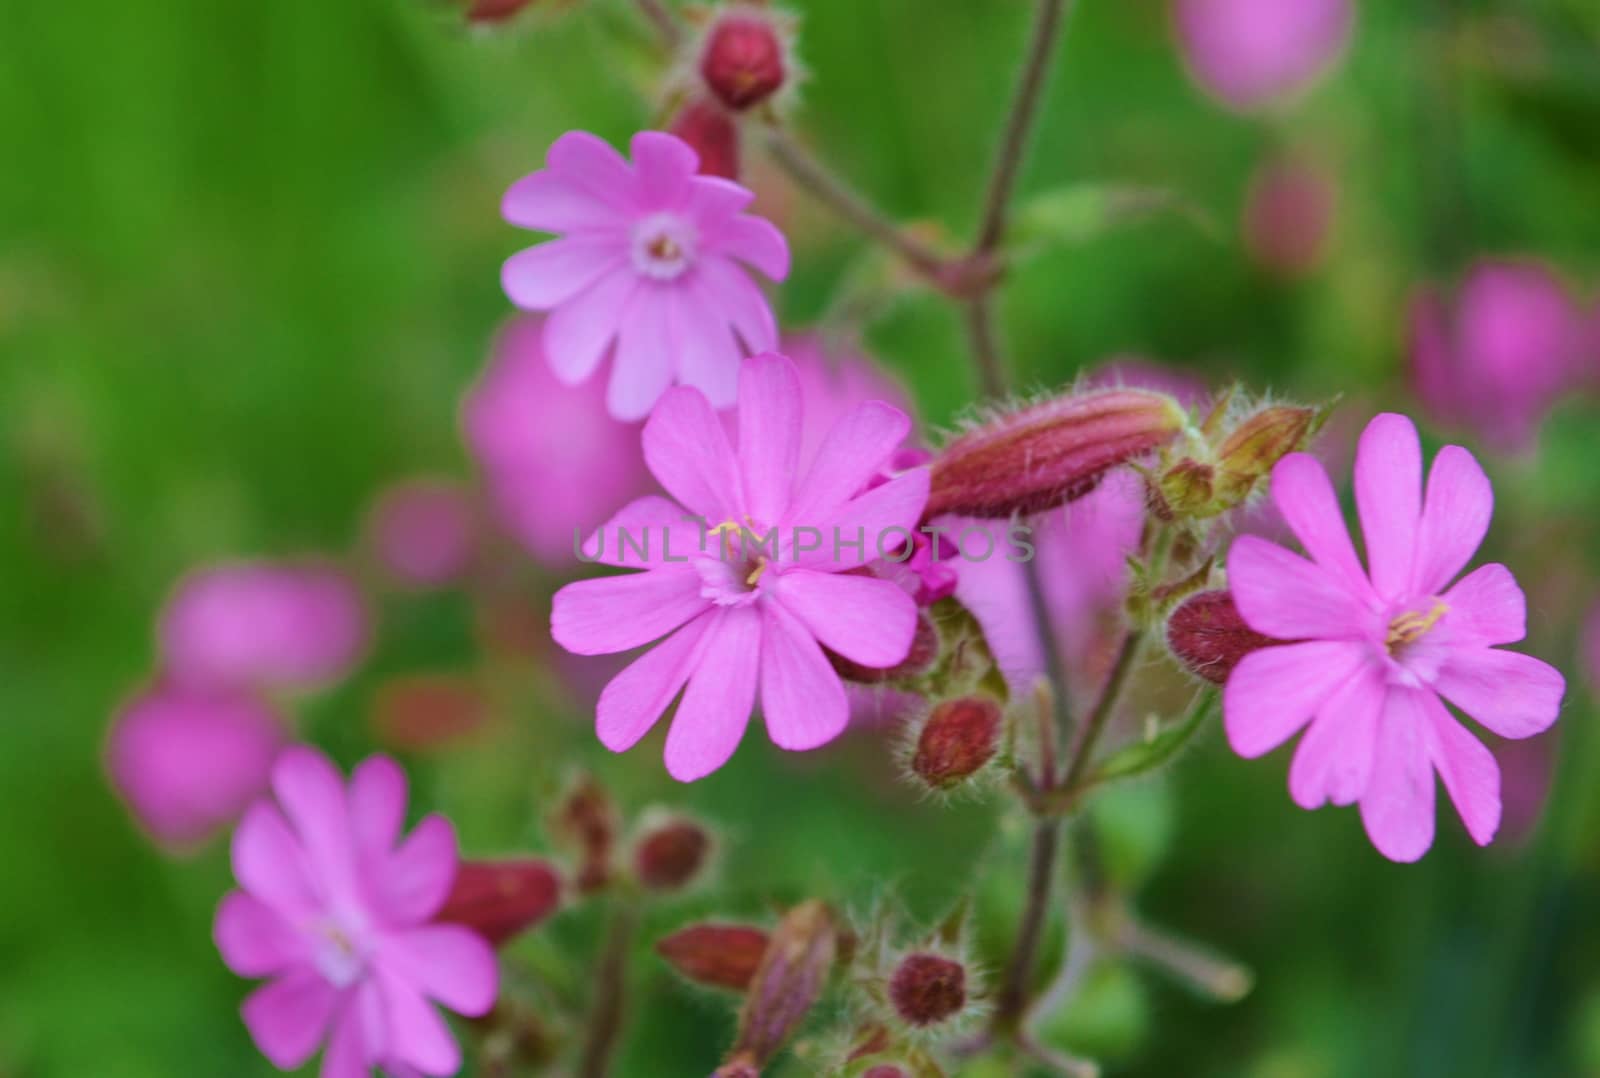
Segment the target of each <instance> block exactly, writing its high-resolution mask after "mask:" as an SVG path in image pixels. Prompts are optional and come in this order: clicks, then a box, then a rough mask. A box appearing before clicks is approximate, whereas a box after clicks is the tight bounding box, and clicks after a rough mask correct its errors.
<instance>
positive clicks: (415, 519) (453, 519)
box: [367, 479, 477, 588]
mask: <svg viewBox="0 0 1600 1078" xmlns="http://www.w3.org/2000/svg"><path fill="white" fill-rule="evenodd" d="M367 531H368V537H369V538H368V541H369V542H370V544H371V546H372V549H373V552H374V553H375V554H376V555H377V558H378V561H379V563H380V564H382V566H383V568H384V570H385V571H386V572H387V573H388V575H389V576H390V577H392V578H394V579H395V580H397V581H399V582H400V583H403V584H407V585H410V586H413V587H419V588H431V587H439V586H440V585H443V584H448V583H450V582H452V581H454V580H458V579H460V577H461V576H462V574H463V573H465V572H466V570H467V568H468V566H470V565H471V563H472V557H473V554H474V552H475V548H476V544H477V525H476V523H475V521H474V519H473V507H472V499H471V497H470V496H469V495H468V494H467V491H466V490H465V489H464V488H463V487H462V486H461V484H459V483H456V482H453V481H451V480H448V479H412V480H408V481H406V482H404V483H400V484H397V485H396V486H392V487H390V488H389V489H388V490H386V491H384V492H383V493H382V494H380V495H379V496H378V499H377V501H375V502H374V503H373V505H372V508H371V510H370V511H369V517H368V522H367Z"/></svg>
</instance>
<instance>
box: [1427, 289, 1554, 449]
mask: <svg viewBox="0 0 1600 1078" xmlns="http://www.w3.org/2000/svg"><path fill="white" fill-rule="evenodd" d="M1585 345H1586V342H1585V327H1584V320H1583V314H1582V312H1581V311H1580V309H1579V308H1578V306H1577V304H1576V303H1575V302H1574V301H1573V299H1572V297H1571V295H1570V294H1569V293H1568V292H1567V290H1566V288H1565V287H1564V286H1563V285H1562V283H1561V280H1560V279H1559V278H1558V277H1557V276H1556V275H1555V274H1554V273H1553V272H1552V271H1551V270H1550V269H1549V267H1547V266H1544V265H1541V264H1539V263H1537V262H1527V261H1524V262H1480V263H1479V264H1478V265H1477V266H1475V267H1474V268H1473V269H1472V270H1471V271H1470V272H1469V273H1468V274H1467V277H1466V279H1465V280H1464V281H1463V282H1462V284H1461V287H1460V289H1459V290H1458V291H1457V292H1456V294H1455V297H1454V299H1453V300H1449V299H1446V298H1444V297H1443V296H1442V295H1440V294H1439V293H1438V292H1436V291H1434V290H1432V289H1423V290H1421V291H1419V292H1418V294H1417V296H1416V298H1415V299H1413V300H1412V304H1411V380H1412V385H1413V386H1414V388H1415V389H1416V392H1417V396H1418V397H1419V398H1420V399H1421V401H1422V403H1423V405H1424V406H1425V407H1426V408H1427V409H1428V411H1429V413H1430V414H1431V415H1432V416H1433V417H1434V418H1435V419H1437V420H1438V421H1440V422H1442V423H1445V424H1447V425H1452V426H1457V427H1463V428H1466V429H1468V430H1470V431H1472V432H1473V433H1474V434H1476V435H1477V436H1478V437H1480V438H1482V439H1483V441H1484V443H1485V444H1486V445H1488V446H1489V447H1491V448H1493V449H1495V450H1496V451H1498V452H1517V451H1520V450H1525V449H1528V448H1530V447H1531V446H1532V444H1533V442H1534V439H1535V436H1536V435H1537V433H1538V429H1539V425H1540V423H1542V422H1543V420H1544V417H1545V414H1546V413H1547V412H1548V411H1549V410H1550V407H1551V405H1553V404H1554V403H1555V402H1556V400H1557V399H1558V398H1559V397H1560V396H1561V394H1562V393H1563V392H1564V391H1566V390H1567V389H1568V388H1571V387H1573V386H1574V385H1575V384H1576V383H1577V382H1578V381H1579V380H1580V379H1581V378H1582V377H1583V362H1584V350H1585Z"/></svg>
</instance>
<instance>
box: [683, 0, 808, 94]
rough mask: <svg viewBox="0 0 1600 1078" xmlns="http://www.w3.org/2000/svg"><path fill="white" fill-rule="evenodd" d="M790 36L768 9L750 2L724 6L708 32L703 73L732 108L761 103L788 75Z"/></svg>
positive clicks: (774, 91)
mask: <svg viewBox="0 0 1600 1078" xmlns="http://www.w3.org/2000/svg"><path fill="white" fill-rule="evenodd" d="M787 37H788V34H787V33H786V31H785V30H784V28H782V27H780V26H779V24H778V23H777V22H776V21H775V20H774V19H773V17H772V14H771V13H770V12H769V11H766V10H764V9H762V8H758V7H755V6H753V5H749V4H734V5H732V6H729V7H726V8H723V9H722V10H721V11H719V12H717V14H716V15H715V16H713V18H712V20H711V24H710V26H709V28H708V29H707V30H706V34H705V44H704V45H703V46H702V48H701V52H700V64H699V68H700V77H701V78H702V79H704V80H705V84H706V87H707V89H709V90H710V91H711V92H712V93H713V94H714V95H716V98H717V100H718V101H721V102H722V103H723V104H724V105H726V106H727V107H728V108H730V109H734V110H736V111H742V110H744V109H747V108H750V107H752V106H754V105H759V104H760V103H761V102H763V101H765V100H767V98H769V97H771V96H772V95H773V94H775V93H777V92H778V91H779V90H780V89H782V88H783V84H784V80H785V79H787V78H788V76H789V72H790V62H789V55H788V53H789V48H788V41H787Z"/></svg>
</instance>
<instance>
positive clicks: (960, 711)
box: [911, 696, 1004, 790]
mask: <svg viewBox="0 0 1600 1078" xmlns="http://www.w3.org/2000/svg"><path fill="white" fill-rule="evenodd" d="M1003 722H1004V719H1003V717H1002V716H1001V714H1000V705H999V704H998V703H997V702H996V701H995V700H993V699H992V698H990V697H988V696H963V697H959V698H958V699H955V700H943V701H941V702H940V703H939V704H938V705H937V706H935V707H934V709H933V713H932V714H931V715H929V716H928V720H927V721H926V722H925V723H923V724H922V730H921V731H920V732H919V733H918V734H917V743H916V750H915V751H914V752H913V753H912V755H911V770H912V772H914V773H915V774H916V776H917V777H918V778H920V779H921V780H922V781H923V782H926V783H927V784H928V785H929V786H932V787H933V788H934V789H936V790H944V789H948V788H950V787H951V786H954V785H956V784H957V783H959V782H962V781H964V780H966V779H969V778H971V777H972V776H973V775H975V774H977V773H978V772H979V771H980V770H982V769H983V767H984V765H985V764H987V763H988V762H989V761H990V760H992V759H994V755H995V752H996V751H998V749H999V747H1000V733H1001V727H1002V724H1003Z"/></svg>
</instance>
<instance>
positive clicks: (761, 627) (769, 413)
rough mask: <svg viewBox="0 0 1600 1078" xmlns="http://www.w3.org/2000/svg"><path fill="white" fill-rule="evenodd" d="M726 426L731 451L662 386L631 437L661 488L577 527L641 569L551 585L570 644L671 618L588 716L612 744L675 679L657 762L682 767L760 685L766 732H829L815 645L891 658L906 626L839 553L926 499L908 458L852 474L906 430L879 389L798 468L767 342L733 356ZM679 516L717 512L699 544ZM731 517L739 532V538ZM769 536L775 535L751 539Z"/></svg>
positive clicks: (652, 711)
mask: <svg viewBox="0 0 1600 1078" xmlns="http://www.w3.org/2000/svg"><path fill="white" fill-rule="evenodd" d="M738 426H739V430H738V445H739V448H738V451H737V453H736V452H735V451H734V449H733V448H732V446H731V445H730V444H729V441H728V437H727V434H726V433H725V432H724V430H723V427H722V424H721V423H720V422H719V421H718V419H717V415H716V413H715V412H714V411H713V410H712V407H711V403H710V402H709V401H708V400H707V399H706V397H705V395H704V394H702V393H700V392H699V391H698V390H695V389H689V388H678V389H673V390H671V391H669V392H668V393H667V394H666V395H664V396H663V397H662V399H661V403H660V404H658V405H657V406H656V409H655V412H654V413H653V414H652V415H651V417H650V421H649V422H648V423H647V424H646V425H645V428H644V438H643V443H644V454H645V460H646V462H647V463H648V464H649V466H650V470H651V471H652V472H654V473H655V476H656V478H657V479H658V480H660V482H661V485H662V486H663V487H665V488H666V490H667V492H668V493H669V494H671V495H672V498H673V499H676V501H673V500H669V499H667V498H660V497H648V498H641V499H639V500H638V501H635V502H633V503H631V504H630V505H628V506H627V507H625V508H624V509H623V510H622V511H621V512H620V513H618V514H617V515H616V516H615V517H613V518H612V520H611V521H610V522H609V523H607V524H606V525H605V526H604V527H603V528H602V529H601V531H600V533H599V534H598V535H597V536H594V537H591V538H590V539H589V540H588V541H587V542H586V543H585V550H586V551H588V552H589V553H591V554H592V553H595V552H596V551H597V549H599V550H600V551H601V556H600V559H599V560H601V561H603V562H604V563H605V564H608V565H617V566H638V565H640V564H641V563H642V564H644V565H645V566H646V568H645V571H643V572H640V573H633V574H629V575H626V576H612V577H605V578H602V579H598V580H586V581H581V582H579V583H576V584H570V585H568V586H567V587H565V588H562V589H561V590H560V591H559V592H557V593H556V596H555V602H554V609H553V611H552V614H551V619H550V624H551V633H552V635H553V636H554V638H555V640H556V642H557V643H558V644H560V645H561V646H562V647H564V648H566V649H567V650H569V651H572V652H574V653H577V654H580V655H603V654H610V653H614V652H620V651H627V650H629V649H632V648H637V647H640V646H641V645H644V644H648V643H650V642H651V641H653V640H657V639H659V638H660V637H662V636H663V635H665V634H669V633H670V634H671V635H670V636H667V638H666V639H665V640H664V641H662V642H661V643H660V644H659V645H658V646H657V647H655V648H654V649H652V650H650V651H648V652H646V653H645V654H644V655H643V656H641V657H640V658H638V659H636V660H635V661H634V662H633V663H632V665H630V666H629V667H628V668H627V669H626V670H624V671H623V672H622V673H621V674H619V675H617V677H616V678H615V679H613V680H612V682H611V683H610V684H609V685H607V686H606V689H605V691H604V692H603V693H602V694H601V696H600V703H599V706H598V708H597V709H596V725H597V730H598V733H599V736H600V740H601V742H602V743H603V744H605V745H606V747H607V748H610V749H612V750H613V751H616V752H621V751H623V750H625V749H627V748H629V747H631V746H632V745H633V744H635V743H636V742H637V741H638V740H639V739H640V738H641V737H643V736H644V735H645V733H646V732H647V731H648V730H649V729H650V728H651V727H652V726H653V725H654V724H655V722H656V720H657V719H658V718H660V716H661V713H662V712H663V711H665V710H666V708H667V707H668V705H670V704H671V703H672V701H673V699H674V698H675V697H676V696H677V695H678V692H679V690H683V700H682V702H681V703H680V704H679V705H678V710H677V715H676V717H675V718H674V720H673V723H672V729H671V731H670V733H669V734H668V736H667V746H666V763H667V770H668V772H669V773H671V774H672V776H673V777H674V778H677V779H679V780H682V781H685V782H687V781H692V780H694V779H697V778H700V777H702V776H704V775H708V774H710V773H711V772H712V771H715V770H716V769H717V768H719V767H721V766H722V765H723V764H724V763H726V762H727V760H728V758H729V757H730V756H732V755H733V750H734V749H735V748H736V747H737V746H738V744H739V740H740V738H741V737H742V736H743V734H744V728H745V724H746V722H747V721H748V719H749V716H750V711H751V708H752V707H753V705H754V703H755V699H756V693H757V689H758V688H759V690H760V695H761V704H762V711H763V713H764V715H765V718H766V724H767V732H768V734H769V735H770V736H771V738H772V740H773V742H774V743H776V744H777V745H778V746H779V747H780V748H784V749H791V750H803V749H813V748H817V747H818V746H820V745H823V744H826V743H827V742H828V741H831V740H832V739H833V738H835V737H836V736H838V735H839V733H840V732H841V731H843V730H844V728H845V725H846V723H847V721H848V716H849V709H848V705H847V702H846V698H845V691H844V687H843V685H842V684H841V683H840V680H839V676H838V674H836V673H835V672H834V670H833V668H832V666H831V665H830V664H829V662H828V659H827V657H826V655H825V654H824V653H823V648H824V647H826V648H828V649H830V650H832V651H834V652H837V653H838V654H840V655H842V656H844V657H845V658H846V659H849V660H851V661H853V662H856V663H859V664H861V665H863V666H868V667H877V668H882V667H888V666H893V665H894V664H896V663H898V662H900V661H902V660H903V659H905V657H906V655H907V654H908V653H909V651H910V648H911V642H912V637H913V634H914V632H915V629H916V619H917V609H916V604H915V602H913V600H912V599H911V597H910V596H909V595H907V594H906V593H905V592H904V591H902V590H901V589H900V588H899V587H897V586H896V585H895V584H893V583H890V582H889V581H886V580H879V579H877V578H875V577H872V576H865V575H859V574H856V573H853V572H850V571H849V570H852V569H856V568H858V567H859V566H862V565H864V564H865V563H867V562H869V561H871V560H872V559H873V558H875V557H877V556H878V554H877V550H876V547H877V545H878V544H879V542H880V541H885V540H886V542H887V544H890V545H892V544H893V543H894V542H896V541H897V538H902V539H903V537H904V535H906V534H909V532H910V530H911V529H912V528H914V527H915V526H916V523H917V519H918V517H919V516H920V514H921V512H922V507H923V505H924V504H925V503H926V501H927V496H928V476H927V472H926V471H925V470H923V469H917V470H914V471H909V472H906V473H904V474H902V475H900V476H898V477H897V478H895V479H892V480H890V481H889V482H886V483H882V484H880V485H878V486H875V487H873V488H872V489H870V490H866V491H864V492H863V488H864V487H865V486H866V485H867V484H868V482H869V481H870V480H872V479H873V478H874V477H875V476H877V475H878V473H879V472H880V471H881V470H882V468H883V467H884V465H885V463H886V462H887V461H888V459H889V458H890V457H891V456H892V455H893V453H894V452H895V449H896V447H897V446H899V445H900V443H901V441H902V440H903V439H904V438H905V437H906V434H907V433H908V432H909V430H910V427H911V421H910V419H908V418H907V416H906V415H905V413H904V412H902V411H900V410H899V409H897V408H893V407H891V406H889V405H887V404H884V403H882V402H881V401H871V402H868V403H866V404H862V405H860V406H859V407H857V408H856V409H854V410H853V411H851V412H850V413H848V414H847V415H846V416H845V417H844V418H843V419H842V420H840V421H839V423H837V424H836V425H835V426H834V428H833V431H832V432H831V433H830V434H829V436H828V438H827V439H826V440H825V441H824V443H823V445H822V447H821V448H820V449H819V450H818V452H817V456H816V459H815V461H814V462H813V463H812V464H811V466H810V468H809V469H808V470H807V471H806V472H805V474H804V478H799V479H798V480H797V472H798V470H799V469H798V468H797V464H796V462H797V460H798V457H799V453H800V439H801V431H802V429H803V416H802V405H801V398H800V385H799V379H798V377H797V375H796V373H795V367H794V364H792V363H791V362H789V360H787V359H785V358H784V357H782V356H779V355H764V356H758V357H756V358H755V359H752V360H750V361H749V362H747V363H746V364H745V365H744V368H743V370H742V371H741V373H740V376H739V408H738ZM680 506H682V507H680ZM692 517H698V518H700V519H701V520H703V521H705V522H707V523H708V524H709V526H710V529H714V530H715V531H714V533H713V532H712V531H709V530H708V532H707V534H706V535H705V537H704V538H705V539H706V543H705V544H704V549H702V543H701V539H702V536H701V533H700V528H699V526H698V525H697V524H696V523H693V522H691V519H690V518H692ZM739 528H744V529H748V531H749V532H750V533H751V534H752V536H753V537H754V538H752V539H751V540H750V541H749V542H748V544H741V542H740V539H741V536H740V535H739V533H738V530H737V529H739ZM806 528H809V529H814V530H815V531H814V532H806V531H803V530H802V529H806ZM622 529H626V530H627V532H628V533H629V534H630V535H632V536H634V537H635V538H636V539H637V538H638V537H640V536H645V535H647V536H648V538H649V540H650V544H651V545H650V547H649V551H648V554H647V556H646V557H644V558H640V557H639V556H638V554H637V553H636V551H635V549H634V548H631V547H629V548H619V545H618V541H617V540H618V535H619V531H620V530H622ZM774 533H775V534H774ZM769 536H771V537H772V540H771V541H772V543H773V544H774V545H773V546H772V547H770V548H768V549H767V550H765V551H762V550H758V549H757V546H756V543H757V542H758V541H760V540H765V539H767V538H768V537H769ZM858 540H859V542H858ZM597 542H598V544H600V545H599V546H597ZM772 550H776V554H775V556H774V555H773V554H772ZM724 555H726V556H724ZM685 686H687V688H685Z"/></svg>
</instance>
